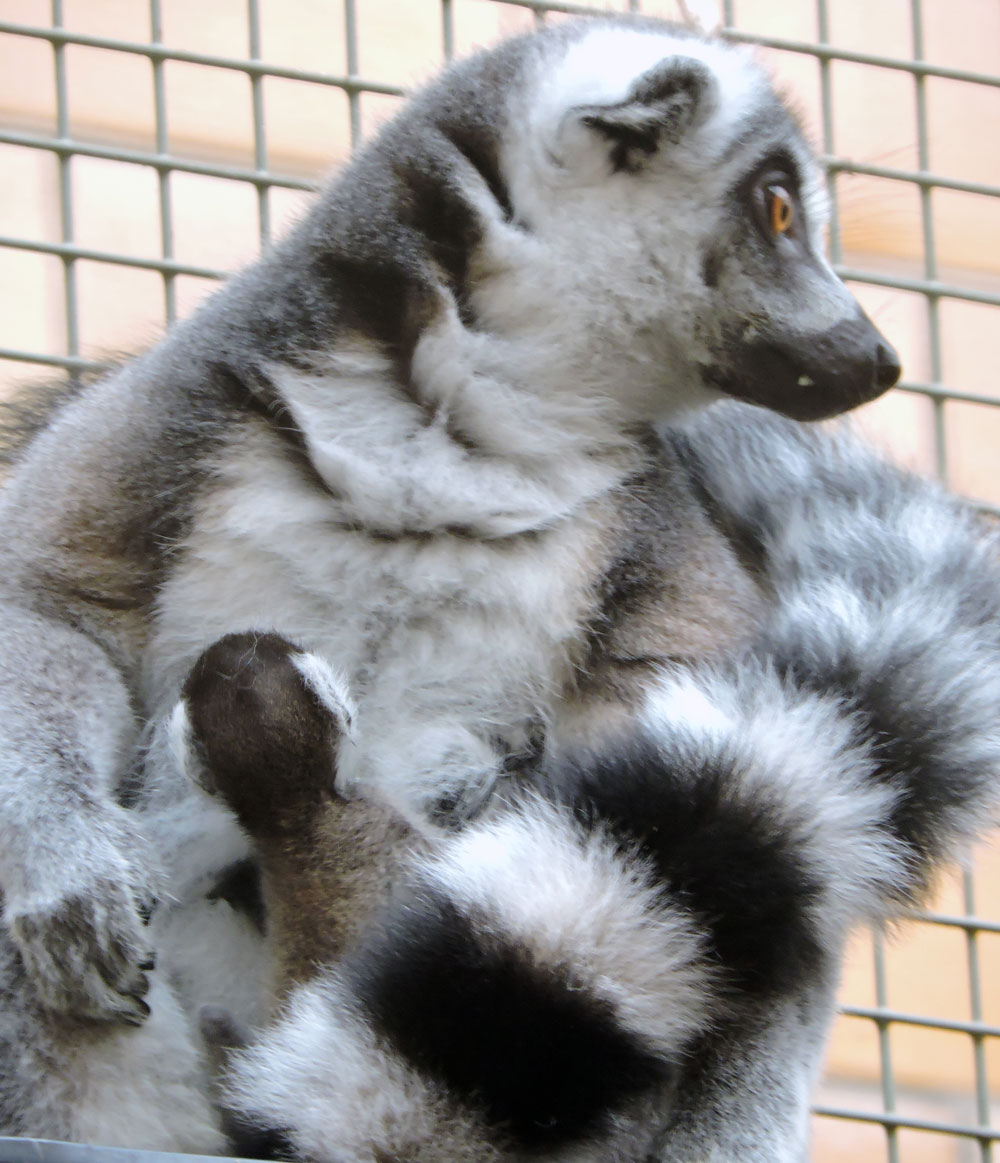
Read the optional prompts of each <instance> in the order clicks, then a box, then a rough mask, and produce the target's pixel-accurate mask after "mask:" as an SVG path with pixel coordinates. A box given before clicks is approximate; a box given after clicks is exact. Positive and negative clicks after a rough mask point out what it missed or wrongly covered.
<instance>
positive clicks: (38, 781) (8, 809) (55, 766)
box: [0, 607, 156, 1024]
mask: <svg viewBox="0 0 1000 1163" xmlns="http://www.w3.org/2000/svg"><path fill="white" fill-rule="evenodd" d="M0 696H2V704H3V708H4V713H3V717H2V721H0V887H2V891H3V912H4V920H5V922H6V924H7V926H8V927H9V929H10V933H11V936H12V938H13V940H14V943H15V944H16V946H17V948H18V950H19V952H20V954H21V957H22V958H23V961H24V965H25V968H26V970H27V971H28V974H29V976H30V978H31V980H32V981H33V983H34V988H35V990H36V992H37V996H38V999H39V1001H40V1002H41V1003H42V1004H43V1005H44V1006H46V1007H48V1008H49V1009H51V1010H53V1011H56V1012H59V1013H65V1014H73V1015H75V1016H77V1017H85V1018H90V1019H97V1020H104V1021H125V1022H130V1023H133V1024H137V1023H140V1022H142V1021H143V1020H144V1019H145V1017H146V1016H147V1014H148V1012H149V1009H148V1006H147V1004H146V1002H145V1001H144V1000H143V998H144V995H145V993H146V991H147V989H148V981H147V978H146V969H147V967H148V965H147V963H148V958H149V955H150V948H149V944H148V938H147V934H146V931H145V929H144V927H143V925H142V921H141V919H140V913H142V912H145V911H147V910H148V909H149V907H150V905H151V902H152V899H153V896H154V884H155V879H156V878H155V874H154V872H153V870H152V868H151V867H150V864H151V857H150V854H149V852H148V851H147V850H146V846H145V845H144V843H143V842H142V840H141V838H140V836H139V834H138V831H137V828H136V823H137V821H136V818H135V816H134V814H133V813H131V812H128V811H126V810H124V809H123V808H121V807H120V806H119V805H118V804H117V803H116V802H115V799H114V793H115V788H116V786H117V783H118V780H119V778H120V776H121V774H122V772H123V771H124V770H125V769H126V767H127V765H128V762H129V757H130V754H131V751H132V749H133V747H134V745H135V740H136V734H137V729H136V724H135V721H134V717H133V714H132V711H131V708H130V704H129V699H128V695H127V693H126V690H125V686H124V683H123V681H122V678H121V676H120V675H119V673H118V672H117V670H116V669H115V667H114V665H113V664H112V663H111V661H110V660H109V658H108V657H107V656H106V655H105V654H104V652H103V651H102V650H101V649H100V648H99V647H98V646H96V645H95V644H94V643H93V642H92V641H91V640H90V639H89V638H87V637H85V636H84V635H83V634H80V633H77V632H76V631H75V630H72V629H70V628H69V627H67V626H64V625H62V624H59V623H56V622H53V621H50V620H48V619H47V618H44V617H42V616H40V615H38V614H35V613H32V612H28V611H25V610H22V609H19V608H16V607H6V608H4V610H3V615H2V619H0Z"/></svg>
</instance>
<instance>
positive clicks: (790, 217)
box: [764, 186, 795, 236]
mask: <svg viewBox="0 0 1000 1163" xmlns="http://www.w3.org/2000/svg"><path fill="white" fill-rule="evenodd" d="M764 198H765V204H766V206H767V221H768V224H769V225H770V227H771V233H772V234H774V235H775V236H777V235H779V234H787V233H788V231H789V230H791V229H792V227H793V226H794V225H795V203H794V202H793V201H792V196H791V194H789V193H788V191H787V190H786V189H785V187H784V186H768V187H767V188H766V189H765V190H764Z"/></svg>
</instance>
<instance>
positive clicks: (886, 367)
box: [875, 343, 903, 388]
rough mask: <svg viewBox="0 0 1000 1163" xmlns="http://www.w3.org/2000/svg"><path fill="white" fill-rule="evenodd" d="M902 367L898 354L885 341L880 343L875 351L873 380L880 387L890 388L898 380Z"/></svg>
mask: <svg viewBox="0 0 1000 1163" xmlns="http://www.w3.org/2000/svg"><path fill="white" fill-rule="evenodd" d="M902 372H903V368H902V365H901V364H900V362H899V356H898V355H897V354H896V352H895V351H894V350H893V348H891V347H890V346H889V345H888V344H887V343H880V344H879V345H878V350H877V351H876V352H875V382H876V383H877V384H878V386H879V387H880V388H891V387H893V386H894V385H895V384H897V383H898V382H899V377H900V375H902Z"/></svg>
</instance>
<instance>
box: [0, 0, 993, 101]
mask: <svg viewBox="0 0 1000 1163" xmlns="http://www.w3.org/2000/svg"><path fill="white" fill-rule="evenodd" d="M503 2H504V3H505V4H509V3H518V4H526V3H528V0H503ZM0 31H2V29H0ZM721 35H723V36H726V37H728V38H729V39H731V40H738V41H740V42H741V43H742V44H755V45H758V46H760V47H761V48H775V49H780V50H782V51H783V52H794V53H804V54H806V55H807V56H813V57H819V58H820V59H821V60H830V61H849V62H851V63H852V64H856V65H872V66H874V67H875V68H879V69H895V70H896V71H897V72H901V73H910V74H911V75H912V76H918V77H944V78H946V79H947V80H949V81H968V82H969V84H971V85H988V86H989V87H990V88H992V89H1000V75H997V74H996V73H974V72H970V71H968V70H966V69H950V68H948V67H947V66H945V65H934V64H931V63H930V62H929V61H913V60H905V59H903V58H901V57H887V56H880V55H879V54H878V53H866V52H855V51H854V50H853V49H847V48H835V47H834V46H833V45H829V44H825V45H824V44H816V43H815V42H813V41H808V40H789V39H786V38H785V37H781V36H759V35H757V34H755V33H752V32H744V31H743V29H740V30H738V31H736V30H733V29H729V28H727V29H723V30H722V33H721Z"/></svg>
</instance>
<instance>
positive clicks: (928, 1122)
mask: <svg viewBox="0 0 1000 1163" xmlns="http://www.w3.org/2000/svg"><path fill="white" fill-rule="evenodd" d="M813 1114H814V1115H820V1116H821V1117H823V1118H828V1119H850V1120H851V1121H852V1122H859V1123H873V1124H875V1125H877V1126H881V1127H884V1128H885V1129H886V1131H887V1132H892V1133H895V1132H896V1131H898V1130H912V1131H932V1132H935V1133H937V1134H941V1135H955V1136H958V1137H961V1138H964V1139H978V1140H979V1141H980V1142H996V1141H997V1140H1000V1129H992V1128H989V1127H969V1126H965V1125H964V1124H963V1123H944V1122H935V1121H934V1120H933V1119H917V1118H910V1117H908V1116H906V1115H896V1114H877V1113H876V1112H874V1111H863V1110H847V1109H844V1108H843V1107H834V1106H826V1105H819V1106H814V1107H813Z"/></svg>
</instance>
